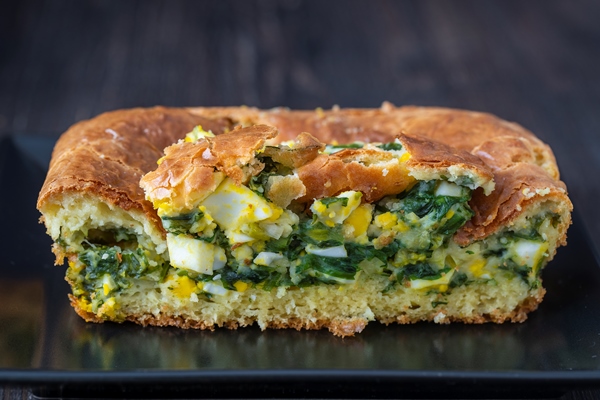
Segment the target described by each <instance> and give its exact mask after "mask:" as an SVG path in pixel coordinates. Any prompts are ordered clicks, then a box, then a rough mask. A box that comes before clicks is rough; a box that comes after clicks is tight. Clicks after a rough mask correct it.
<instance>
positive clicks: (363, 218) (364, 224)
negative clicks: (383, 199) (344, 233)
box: [344, 204, 373, 238]
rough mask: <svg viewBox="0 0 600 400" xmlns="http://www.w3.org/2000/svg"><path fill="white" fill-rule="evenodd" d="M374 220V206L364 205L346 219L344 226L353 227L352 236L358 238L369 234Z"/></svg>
mask: <svg viewBox="0 0 600 400" xmlns="http://www.w3.org/2000/svg"><path fill="white" fill-rule="evenodd" d="M372 218H373V205H372V204H362V205H360V206H358V207H357V208H356V209H355V210H354V211H352V213H351V214H350V215H349V216H348V218H346V220H345V221H344V226H345V227H346V226H347V227H352V236H353V237H355V238H358V237H360V236H362V235H364V234H366V233H367V229H368V228H369V224H370V223H371V219H372Z"/></svg>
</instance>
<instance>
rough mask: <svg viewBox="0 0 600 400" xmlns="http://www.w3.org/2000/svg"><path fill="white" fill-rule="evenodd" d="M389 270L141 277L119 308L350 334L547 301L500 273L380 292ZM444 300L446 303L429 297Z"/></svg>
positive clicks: (463, 318) (480, 317) (200, 321)
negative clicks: (186, 293)
mask: <svg viewBox="0 0 600 400" xmlns="http://www.w3.org/2000/svg"><path fill="white" fill-rule="evenodd" d="M388 282H389V281H388V280H387V277H385V276H373V275H371V276H367V275H366V274H362V275H361V276H359V278H358V279H357V281H356V283H355V284H353V285H349V286H346V287H344V286H337V285H331V286H330V285H321V286H312V287H306V288H287V289H286V288H275V289H273V290H271V291H269V292H267V291H264V290H262V289H259V288H250V289H248V290H246V291H244V292H234V291H231V292H229V293H228V294H226V295H222V296H213V297H212V299H211V300H210V301H207V300H204V299H202V298H200V299H198V298H196V297H194V298H180V297H178V296H177V295H175V294H173V292H172V290H170V289H169V288H168V287H169V283H168V282H164V283H160V284H154V283H152V282H148V281H137V282H135V283H134V285H133V287H132V288H130V289H128V290H127V291H124V292H123V293H122V294H121V295H120V296H119V297H118V300H117V301H118V304H119V305H120V306H119V309H118V310H117V313H118V314H117V315H119V314H121V315H124V316H125V317H124V318H118V317H117V318H112V319H111V318H110V317H106V316H105V318H106V320H113V321H117V322H122V321H123V319H126V320H128V321H132V322H135V323H138V324H141V325H155V326H176V327H179V328H186V329H188V328H194V329H209V330H214V329H215V328H216V327H226V328H230V329H236V328H238V327H243V326H248V325H251V324H253V323H257V324H258V325H259V326H260V328H261V329H263V330H264V329H266V328H294V329H298V330H300V329H322V328H327V329H328V330H329V331H330V332H332V333H333V334H334V335H336V336H341V337H345V336H353V335H354V334H355V333H359V332H361V331H362V330H363V329H364V328H365V327H366V325H367V324H368V323H369V322H370V321H374V320H378V321H380V322H382V323H384V324H390V323H400V324H409V323H415V322H419V321H431V322H435V323H438V324H447V323H450V322H454V321H460V322H464V323H475V324H479V323H484V322H495V323H503V322H506V321H511V322H523V321H524V320H526V319H527V313H529V312H531V311H533V310H535V309H536V308H537V307H538V304H539V303H540V302H541V301H542V299H543V296H544V294H545V290H544V289H543V288H542V287H539V288H536V289H530V288H529V286H528V285H527V284H526V283H525V282H524V281H522V280H521V279H519V278H518V277H514V276H509V275H508V274H504V275H503V274H501V273H499V274H498V276H497V278H496V282H497V283H494V284H492V283H485V282H474V283H470V284H469V285H466V286H461V287H457V288H453V289H451V293H450V294H448V295H446V296H444V297H443V298H442V297H440V295H439V294H438V293H437V292H436V293H433V292H432V293H427V292H426V291H421V290H411V289H409V288H404V287H397V288H396V289H393V290H391V291H389V292H387V293H383V289H384V288H385V287H386V285H387V283H388ZM438 301H444V302H447V304H438V305H437V307H434V306H433V305H434V304H432V302H438ZM71 304H72V305H73V307H74V308H75V310H76V311H77V313H78V314H79V315H80V316H81V317H82V318H84V319H85V320H86V321H88V322H104V321H105V319H104V318H102V317H98V316H97V315H95V314H93V313H90V312H87V311H86V310H85V305H84V304H82V303H80V302H79V301H78V299H77V298H75V297H74V296H71Z"/></svg>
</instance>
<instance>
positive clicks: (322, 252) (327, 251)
mask: <svg viewBox="0 0 600 400" xmlns="http://www.w3.org/2000/svg"><path fill="white" fill-rule="evenodd" d="M305 250H306V252H307V253H309V254H314V255H316V256H321V257H334V258H343V257H348V252H347V251H346V248H345V247H344V246H334V247H325V248H320V247H317V246H314V245H311V244H309V245H307V246H306V248H305Z"/></svg>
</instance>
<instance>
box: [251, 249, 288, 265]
mask: <svg viewBox="0 0 600 400" xmlns="http://www.w3.org/2000/svg"><path fill="white" fill-rule="evenodd" d="M284 259H285V257H284V256H282V255H281V254H279V253H273V252H270V251H261V252H260V253H258V255H257V256H256V257H255V258H254V264H256V265H265V266H269V265H271V264H273V263H274V262H277V261H280V260H284Z"/></svg>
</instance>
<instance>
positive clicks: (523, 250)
mask: <svg viewBox="0 0 600 400" xmlns="http://www.w3.org/2000/svg"><path fill="white" fill-rule="evenodd" d="M511 250H512V253H513V259H514V260H515V261H516V262H517V263H519V264H521V265H527V266H529V267H531V268H532V269H533V268H535V267H536V266H537V265H538V263H539V261H540V260H541V259H542V257H544V256H545V254H546V251H547V250H548V243H546V242H534V241H533V240H519V241H517V242H516V243H515V244H514V245H513V246H512V248H511ZM533 272H535V271H533Z"/></svg>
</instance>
